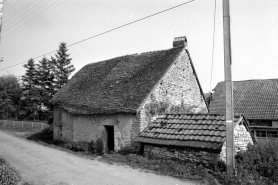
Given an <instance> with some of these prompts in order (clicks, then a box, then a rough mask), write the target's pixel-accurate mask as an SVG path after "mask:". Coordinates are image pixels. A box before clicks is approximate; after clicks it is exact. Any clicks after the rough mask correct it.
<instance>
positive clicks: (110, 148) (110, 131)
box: [105, 126, 114, 152]
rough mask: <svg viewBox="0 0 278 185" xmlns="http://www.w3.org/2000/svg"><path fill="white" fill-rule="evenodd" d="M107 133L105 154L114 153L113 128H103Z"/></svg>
mask: <svg viewBox="0 0 278 185" xmlns="http://www.w3.org/2000/svg"><path fill="white" fill-rule="evenodd" d="M105 128H106V133H107V144H106V146H107V152H113V151H114V126H105Z"/></svg>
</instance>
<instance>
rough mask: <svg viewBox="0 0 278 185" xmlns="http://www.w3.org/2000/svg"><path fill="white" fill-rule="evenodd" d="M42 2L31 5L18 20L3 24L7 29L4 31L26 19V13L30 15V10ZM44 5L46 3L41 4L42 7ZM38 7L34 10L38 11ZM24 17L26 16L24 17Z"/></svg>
mask: <svg viewBox="0 0 278 185" xmlns="http://www.w3.org/2000/svg"><path fill="white" fill-rule="evenodd" d="M42 2H43V0H41V1H40V2H38V3H37V4H35V5H33V6H32V7H31V8H30V9H28V10H27V11H26V12H24V13H23V14H22V15H21V17H20V18H19V20H18V19H15V20H13V21H10V22H7V24H5V26H6V27H8V29H6V30H9V29H10V28H11V27H12V26H14V25H16V24H18V23H19V22H21V21H23V20H24V19H25V18H26V17H28V16H29V14H28V13H30V11H31V10H32V8H35V7H36V6H37V5H39V4H40V3H42ZM46 3H47V1H46V2H45V3H44V4H42V6H43V5H45V4H46ZM42 6H40V7H42ZM40 7H38V8H36V9H39V8H40ZM26 14H27V15H26ZM24 15H26V16H24ZM12 23H15V24H12ZM11 24H12V26H10V25H11Z"/></svg>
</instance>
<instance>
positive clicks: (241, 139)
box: [220, 123, 254, 162]
mask: <svg viewBox="0 0 278 185" xmlns="http://www.w3.org/2000/svg"><path fill="white" fill-rule="evenodd" d="M234 142H235V153H237V152H239V151H245V150H247V146H248V144H249V143H250V144H252V145H253V144H254V143H253V139H252V136H251V133H250V132H248V131H247V130H246V127H245V126H244V125H243V124H242V123H239V124H238V125H236V126H235V131H234ZM220 159H221V161H224V162H225V161H226V142H224V144H223V146H222V150H221V153H220Z"/></svg>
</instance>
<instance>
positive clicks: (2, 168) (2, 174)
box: [0, 159, 19, 185]
mask: <svg viewBox="0 0 278 185" xmlns="http://www.w3.org/2000/svg"><path fill="white" fill-rule="evenodd" d="M18 181H19V177H18V175H17V173H16V171H15V170H14V169H13V168H12V167H11V166H10V165H9V164H8V163H6V161H5V160H3V159H0V184H2V185H16V184H17V182H18Z"/></svg>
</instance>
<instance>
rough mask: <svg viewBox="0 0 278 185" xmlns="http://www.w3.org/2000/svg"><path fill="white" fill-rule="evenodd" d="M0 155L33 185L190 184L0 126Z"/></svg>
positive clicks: (190, 184)
mask: <svg viewBox="0 0 278 185" xmlns="http://www.w3.org/2000/svg"><path fill="white" fill-rule="evenodd" d="M0 157H2V158H4V159H6V160H7V161H8V162H9V163H10V164H11V165H12V166H13V167H15V169H16V170H17V171H18V172H19V173H20V175H21V177H22V182H21V184H24V182H28V183H29V184H32V185H183V184H185V185H193V184H195V183H194V182H190V181H181V180H178V179H174V178H171V177H167V176H160V175H156V174H153V173H150V172H149V173H148V172H144V171H140V170H137V169H132V168H130V167H128V166H121V165H110V164H106V163H103V162H100V161H98V160H96V159H94V160H91V159H87V158H84V157H79V156H76V155H73V154H71V153H68V152H65V151H60V150H57V149H54V148H50V147H46V146H42V145H39V144H37V143H34V142H31V141H28V140H25V139H20V138H18V137H15V136H12V135H9V134H7V133H5V132H3V131H1V130H0Z"/></svg>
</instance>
